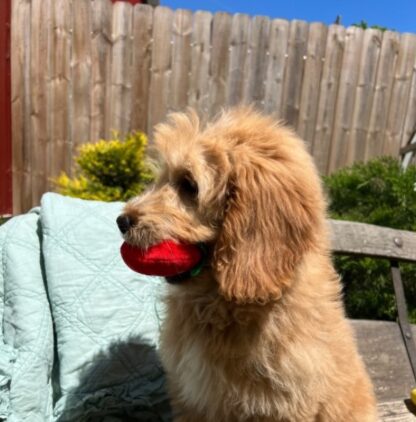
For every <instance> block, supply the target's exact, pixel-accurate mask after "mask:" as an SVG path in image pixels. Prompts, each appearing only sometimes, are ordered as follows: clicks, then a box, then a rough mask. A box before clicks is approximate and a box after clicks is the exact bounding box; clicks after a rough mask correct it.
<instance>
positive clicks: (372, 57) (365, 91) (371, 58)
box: [347, 29, 382, 165]
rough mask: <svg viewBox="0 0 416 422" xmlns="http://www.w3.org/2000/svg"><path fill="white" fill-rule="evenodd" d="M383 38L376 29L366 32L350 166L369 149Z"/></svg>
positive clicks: (351, 142) (356, 97)
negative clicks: (369, 130) (368, 134)
mask: <svg viewBox="0 0 416 422" xmlns="http://www.w3.org/2000/svg"><path fill="white" fill-rule="evenodd" d="M381 38H382V33H381V32H380V31H378V30H376V29H369V30H367V31H365V32H364V37H363V45H362V49H361V58H360V67H359V70H358V77H357V88H356V93H355V103H354V112H353V117H352V123H351V132H350V138H349V140H348V154H347V164H349V165H350V164H352V163H353V162H354V161H362V160H363V159H364V156H365V151H366V149H367V146H366V142H367V133H368V127H369V123H370V116H371V107H372V103H373V97H374V85H375V82H376V76H377V65H378V60H379V55H380V49H381Z"/></svg>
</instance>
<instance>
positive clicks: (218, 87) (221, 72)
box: [209, 12, 231, 116]
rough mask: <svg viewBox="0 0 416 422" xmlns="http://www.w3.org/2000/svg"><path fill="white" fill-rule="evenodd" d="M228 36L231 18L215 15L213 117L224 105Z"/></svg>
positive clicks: (224, 15) (213, 32)
mask: <svg viewBox="0 0 416 422" xmlns="http://www.w3.org/2000/svg"><path fill="white" fill-rule="evenodd" d="M230 36H231V16H230V15H229V14H228V13H223V12H220V13H216V14H215V15H214V19H213V23H212V49H211V80H210V87H209V91H210V108H209V116H215V115H216V114H217V113H218V112H219V111H220V110H221V108H222V107H224V105H225V101H226V86H227V76H228V69H229V45H230Z"/></svg>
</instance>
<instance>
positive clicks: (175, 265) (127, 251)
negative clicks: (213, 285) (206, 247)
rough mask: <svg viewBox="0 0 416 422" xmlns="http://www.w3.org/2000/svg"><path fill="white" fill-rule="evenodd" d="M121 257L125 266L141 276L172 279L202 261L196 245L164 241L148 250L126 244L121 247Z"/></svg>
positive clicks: (200, 252) (199, 250)
mask: <svg viewBox="0 0 416 422" xmlns="http://www.w3.org/2000/svg"><path fill="white" fill-rule="evenodd" d="M121 256H122V258H123V260H124V262H125V263H126V264H127V266H128V267H129V268H130V269H132V270H133V271H136V272H138V273H141V274H146V275H156V276H162V277H173V276H175V275H178V274H181V273H185V272H186V271H190V270H192V269H193V268H195V267H196V266H197V265H198V264H199V263H200V262H201V260H202V251H201V249H200V248H199V247H198V246H196V245H186V244H182V243H175V242H173V241H172V240H165V241H163V242H161V243H158V244H157V245H153V246H151V247H150V248H148V249H140V248H137V247H134V246H131V245H129V244H127V243H125V242H124V243H123V244H122V245H121Z"/></svg>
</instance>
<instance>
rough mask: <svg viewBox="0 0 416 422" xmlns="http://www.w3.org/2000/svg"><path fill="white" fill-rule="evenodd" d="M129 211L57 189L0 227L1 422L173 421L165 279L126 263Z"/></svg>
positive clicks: (115, 205)
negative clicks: (163, 330)
mask: <svg viewBox="0 0 416 422" xmlns="http://www.w3.org/2000/svg"><path fill="white" fill-rule="evenodd" d="M121 207H122V204H121V203H111V204H108V203H101V202H95V201H83V200H79V199H74V198H67V197H63V196H60V195H57V194H51V193H50V194H46V195H45V196H44V197H43V199H42V202H41V206H40V207H39V208H36V209H34V210H32V211H31V212H30V213H28V214H26V215H22V216H18V217H15V218H13V219H11V220H10V221H9V222H7V223H6V224H5V225H3V226H2V227H0V314H1V316H2V330H1V333H0V335H1V339H0V420H7V421H10V422H20V421H30V422H37V421H41V422H45V421H46V422H48V421H77V422H78V421H97V422H98V421H108V422H110V421H113V422H115V421H128V420H137V421H169V420H170V408H169V402H168V398H167V394H166V390H165V379H164V374H163V369H162V367H161V364H160V362H159V360H158V356H157V348H158V334H159V327H160V320H161V318H163V307H162V305H161V300H160V299H161V295H162V294H163V282H162V280H160V279H158V278H152V277H146V276H141V275H138V274H135V273H133V272H132V271H131V270H129V269H128V268H127V266H126V265H125V264H124V263H123V262H122V260H121V258H120V253H119V248H120V245H121V242H122V239H121V236H120V234H119V232H118V229H117V226H116V224H115V219H116V217H117V215H118V214H119V212H120V209H121Z"/></svg>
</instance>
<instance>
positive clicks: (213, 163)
mask: <svg viewBox="0 0 416 422" xmlns="http://www.w3.org/2000/svg"><path fill="white" fill-rule="evenodd" d="M155 145H156V147H157V150H158V151H159V153H160V156H161V167H160V175H159V178H158V181H157V182H156V184H155V186H154V187H153V188H152V189H150V190H149V191H148V192H147V193H145V194H144V195H142V196H140V197H137V198H134V199H133V200H131V201H130V202H129V203H128V204H127V205H126V208H125V213H127V214H128V215H129V216H130V217H131V219H132V221H134V226H133V227H132V228H131V229H130V230H129V232H128V233H126V235H125V237H126V241H127V242H130V243H132V244H135V245H140V246H142V247H143V246H149V245H151V244H154V243H157V242H159V241H161V240H163V239H174V240H176V241H180V242H187V243H200V242H203V243H205V244H206V245H207V247H208V250H209V258H208V263H207V265H206V266H205V267H204V269H203V271H202V272H201V274H200V275H198V276H196V277H193V278H190V279H187V280H184V281H182V282H181V283H178V284H170V285H169V292H168V294H167V297H166V303H167V316H166V319H165V321H164V325H163V329H162V337H161V357H162V362H163V364H164V366H165V369H166V371H167V375H168V382H169V389H170V393H171V397H172V403H173V407H174V411H175V420H176V421H181V422H188V421H189V422H191V421H195V422H196V421H198V422H202V421H207V422H209V421H215V422H223V421H224V422H233V421H252V422H262V421H273V422H274V421H280V422H308V421H311V422H312V421H314V422H318V421H319V422H329V421H331V422H374V421H376V420H377V415H376V407H375V398H374V394H373V389H372V385H371V383H370V381H369V377H368V375H367V373H366V371H365V368H364V365H363V363H362V361H361V358H360V357H359V355H358V353H357V347H356V343H355V340H354V336H353V333H352V329H351V327H350V325H349V323H348V321H347V320H346V318H345V315H344V309H343V305H342V301H341V296H340V291H341V287H340V282H339V277H338V275H337V274H336V273H335V271H334V269H333V266H332V263H331V259H330V250H329V247H330V245H329V240H328V237H329V236H328V230H327V225H326V218H325V217H326V215H325V212H326V206H325V201H324V198H323V194H322V188H321V183H320V180H319V177H318V174H317V171H316V169H315V166H314V164H313V161H312V159H311V157H310V155H309V154H308V153H307V151H306V149H305V147H304V145H303V142H302V141H301V140H300V139H298V138H297V136H296V135H295V134H294V133H293V132H292V131H291V130H289V129H288V128H285V127H284V126H282V125H281V124H278V123H276V122H274V121H273V120H271V119H270V118H268V117H265V116H262V115H261V114H259V113H257V112H254V111H253V110H251V109H250V108H237V109H234V110H230V111H226V112H224V113H222V114H221V115H220V116H219V117H218V118H217V119H216V120H214V121H213V122H211V123H209V124H207V125H202V123H201V122H200V121H199V119H198V117H197V116H196V114H195V113H193V112H188V113H176V114H173V115H171V116H170V119H169V121H168V122H167V123H165V124H161V125H159V126H158V127H157V128H156V132H155ZM168 281H169V280H168Z"/></svg>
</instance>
